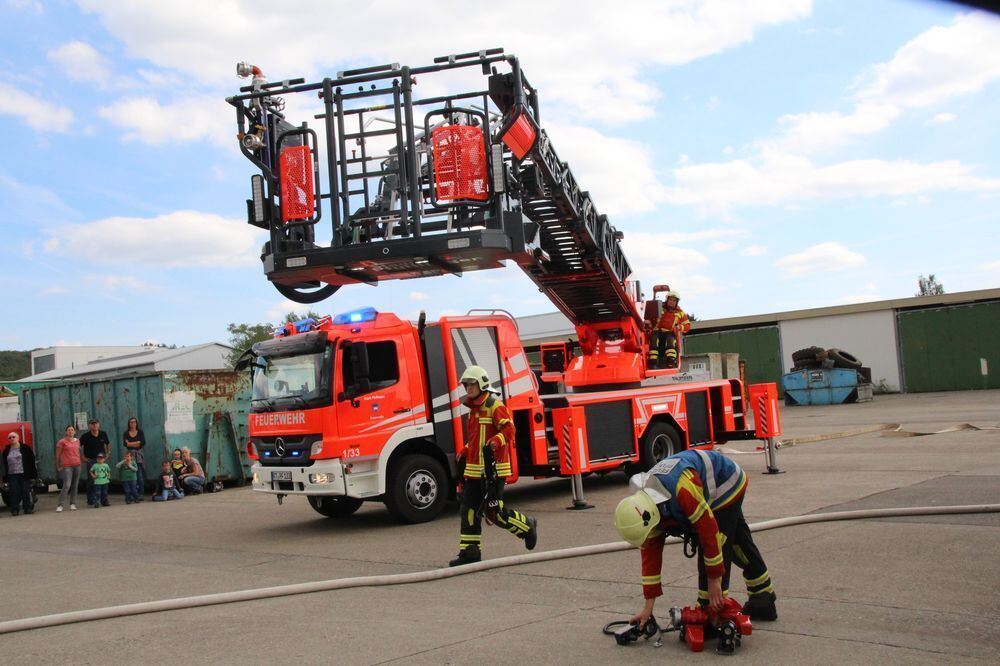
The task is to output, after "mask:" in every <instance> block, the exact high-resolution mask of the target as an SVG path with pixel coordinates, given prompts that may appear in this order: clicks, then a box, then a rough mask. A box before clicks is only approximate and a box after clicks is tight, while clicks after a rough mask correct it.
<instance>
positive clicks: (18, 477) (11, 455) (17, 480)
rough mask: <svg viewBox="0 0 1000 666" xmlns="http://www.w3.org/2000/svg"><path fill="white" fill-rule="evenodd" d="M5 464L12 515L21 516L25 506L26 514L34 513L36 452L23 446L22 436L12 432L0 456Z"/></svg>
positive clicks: (5, 479)
mask: <svg viewBox="0 0 1000 666" xmlns="http://www.w3.org/2000/svg"><path fill="white" fill-rule="evenodd" d="M0 463H3V479H4V481H6V482H7V492H8V493H9V495H8V496H9V498H10V515H12V516H16V515H17V514H19V513H20V512H21V511H20V507H18V504H21V505H23V506H24V513H25V514H29V513H34V512H35V509H34V507H33V506H32V503H31V480H32V479H34V478H35V477H37V476H38V471H37V470H36V469H35V452H34V451H32V450H31V447H30V446H21V435H19V434H18V433H16V432H12V433H10V434H9V435H7V446H6V447H5V448H4V450H3V454H2V455H0Z"/></svg>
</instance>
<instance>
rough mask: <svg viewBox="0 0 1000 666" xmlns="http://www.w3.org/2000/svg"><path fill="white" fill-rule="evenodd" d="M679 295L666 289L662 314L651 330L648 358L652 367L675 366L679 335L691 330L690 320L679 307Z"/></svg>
mask: <svg viewBox="0 0 1000 666" xmlns="http://www.w3.org/2000/svg"><path fill="white" fill-rule="evenodd" d="M680 302H681V295H680V294H679V293H677V292H676V291H672V290H671V291H668V292H667V299H666V304H665V307H664V308H663V314H661V315H660V320H659V321H658V322H656V329H655V330H654V331H653V349H652V351H651V352H650V354H649V356H650V360H651V361H652V363H651V364H650V365H652V366H653V367H654V368H676V367H677V348H678V346H679V344H678V342H679V336H680V335H683V334H685V333H687V332H688V331H690V330H691V320H690V319H689V318H688V316H687V314H686V313H685V312H684V310H681V308H680Z"/></svg>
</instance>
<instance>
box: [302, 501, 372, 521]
mask: <svg viewBox="0 0 1000 666" xmlns="http://www.w3.org/2000/svg"><path fill="white" fill-rule="evenodd" d="M307 499H308V500H309V506H311V507H312V508H313V509H315V510H316V513H319V514H322V515H324V516H326V517H327V518H347V517H348V516H350V515H353V514H354V512H355V511H357V510H358V509H360V508H361V505H362V504H364V501H363V500H359V499H357V498H355V497H315V496H311V497H308V498H307Z"/></svg>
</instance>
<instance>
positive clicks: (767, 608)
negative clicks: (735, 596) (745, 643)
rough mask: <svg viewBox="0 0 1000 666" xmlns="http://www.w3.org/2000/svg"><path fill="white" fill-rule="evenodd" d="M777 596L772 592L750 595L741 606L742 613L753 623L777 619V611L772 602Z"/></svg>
mask: <svg viewBox="0 0 1000 666" xmlns="http://www.w3.org/2000/svg"><path fill="white" fill-rule="evenodd" d="M775 599H777V596H776V595H775V594H774V592H761V593H760V594H754V595H751V597H750V599H749V600H748V601H747V602H746V603H745V604H743V609H742V611H741V612H742V613H743V614H744V615H748V616H749V617H750V619H751V620H753V621H754V622H757V621H762V622H770V621H772V620H777V619H778V609H777V608H776V607H775V605H774V602H775Z"/></svg>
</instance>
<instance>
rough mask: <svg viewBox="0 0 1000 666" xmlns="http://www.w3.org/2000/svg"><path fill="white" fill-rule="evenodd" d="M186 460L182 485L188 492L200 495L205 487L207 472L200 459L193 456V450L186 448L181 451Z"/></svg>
mask: <svg viewBox="0 0 1000 666" xmlns="http://www.w3.org/2000/svg"><path fill="white" fill-rule="evenodd" d="M181 455H182V456H183V459H184V472H183V473H182V474H181V476H180V479H181V483H182V484H184V485H183V488H184V490H185V491H186V492H190V493H192V494H194V495H200V494H201V491H202V489H203V488H204V487H205V470H204V469H202V468H201V463H200V462H198V459H197V458H195V457H194V456H192V455H191V449H189V448H188V447H186V446H185V447H184V448H183V449H181Z"/></svg>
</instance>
